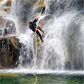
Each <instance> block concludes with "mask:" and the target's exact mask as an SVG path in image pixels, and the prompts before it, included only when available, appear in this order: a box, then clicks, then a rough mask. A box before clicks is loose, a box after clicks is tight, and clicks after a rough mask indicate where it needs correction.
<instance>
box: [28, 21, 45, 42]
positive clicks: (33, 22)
mask: <svg viewBox="0 0 84 84" xmlns="http://www.w3.org/2000/svg"><path fill="white" fill-rule="evenodd" d="M29 24H31V25H30V29H31V30H32V31H33V32H35V31H36V33H37V34H38V35H39V37H40V39H41V41H42V42H43V39H42V37H41V34H40V33H39V31H38V29H39V30H41V28H40V27H38V28H37V29H36V22H35V21H32V22H31V23H29ZM41 31H42V30H41ZM42 32H43V31H42ZM43 33H44V32H43Z"/></svg>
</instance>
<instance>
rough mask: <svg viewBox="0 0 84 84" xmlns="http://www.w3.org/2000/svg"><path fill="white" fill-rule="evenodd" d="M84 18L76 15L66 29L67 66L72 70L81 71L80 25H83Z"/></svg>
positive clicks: (81, 38) (82, 48) (82, 42)
mask: <svg viewBox="0 0 84 84" xmlns="http://www.w3.org/2000/svg"><path fill="white" fill-rule="evenodd" d="M83 20H84V16H83V15H82V14H80V15H77V16H76V17H75V19H74V20H73V21H72V22H71V24H70V25H69V27H68V30H67V34H66V36H65V37H66V42H67V47H68V53H69V56H70V57H69V63H70V64H69V66H70V65H71V68H72V69H76V70H83V69H84V64H83V61H84V60H83V59H84V51H83V50H84V47H83V45H84V39H83V31H82V29H83V28H82V27H81V24H82V23H83Z"/></svg>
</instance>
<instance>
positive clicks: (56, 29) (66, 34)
mask: <svg viewBox="0 0 84 84" xmlns="http://www.w3.org/2000/svg"><path fill="white" fill-rule="evenodd" d="M76 2H77V0H75V1H73V0H53V1H52V0H47V3H46V6H45V7H46V9H45V14H44V17H45V16H46V15H48V14H52V13H53V16H54V19H53V21H50V22H48V23H46V25H45V26H44V28H43V30H44V32H45V37H44V38H43V39H44V43H42V44H41V45H40V46H39V48H38V50H39V54H38V58H37V63H36V69H41V70H42V69H43V70H46V69H51V70H52V69H53V70H65V69H77V68H78V69H80V65H81V66H82V69H83V68H84V63H83V60H82V59H84V57H83V53H84V52H83V48H84V47H83V40H82V37H83V35H84V34H83V27H84V24H83V21H82V22H81V24H79V25H78V24H76V23H77V22H76V20H75V19H76V18H77V15H78V14H79V12H78V11H77V10H76V9H75V8H76V7H75V5H76ZM18 3H20V1H19V2H18ZM53 4H54V8H52V7H53ZM61 6H62V8H61ZM72 9H73V10H72ZM52 10H55V11H54V12H53V11H52ZM17 12H18V11H17ZM16 16H17V15H16ZM83 20H84V19H83ZM78 22H79V21H78ZM27 28H28V26H27ZM77 28H80V29H77ZM75 29H77V32H78V33H79V35H78V36H81V38H80V37H79V39H80V41H79V39H77V40H76V38H77V34H76V32H75ZM80 34H81V35H80ZM19 39H20V42H21V43H22V47H21V51H20V58H19V66H18V68H27V69H29V68H30V69H31V68H32V66H33V63H34V56H35V47H34V45H35V44H34V42H35V40H34V34H33V32H32V31H31V30H28V29H27V31H26V33H25V34H21V35H20V36H19ZM73 40H75V41H73ZM76 43H78V44H76ZM73 48H74V49H73ZM80 48H82V55H81V54H80V53H81V51H80ZM80 55H81V58H80V59H79V57H80ZM78 62H80V64H78ZM75 66H77V68H76V67H75Z"/></svg>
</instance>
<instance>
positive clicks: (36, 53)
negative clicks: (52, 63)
mask: <svg viewBox="0 0 84 84" xmlns="http://www.w3.org/2000/svg"><path fill="white" fill-rule="evenodd" d="M46 1H47V0H45V2H46ZM44 6H45V4H43V8H44ZM43 8H42V9H41V12H40V13H39V15H41V13H42V11H43ZM36 28H37V27H36ZM35 39H36V54H35V59H34V65H33V70H32V75H33V76H34V77H35V82H34V84H36V82H37V76H36V75H35V74H34V72H33V71H34V68H35V65H36V59H37V52H38V44H37V35H36V34H35Z"/></svg>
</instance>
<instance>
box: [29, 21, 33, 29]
mask: <svg viewBox="0 0 84 84" xmlns="http://www.w3.org/2000/svg"><path fill="white" fill-rule="evenodd" d="M32 23H33V21H32V20H31V21H30V22H29V28H30V29H33V27H32Z"/></svg>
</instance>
